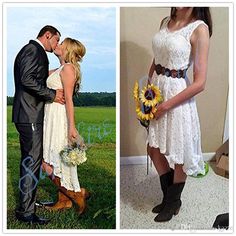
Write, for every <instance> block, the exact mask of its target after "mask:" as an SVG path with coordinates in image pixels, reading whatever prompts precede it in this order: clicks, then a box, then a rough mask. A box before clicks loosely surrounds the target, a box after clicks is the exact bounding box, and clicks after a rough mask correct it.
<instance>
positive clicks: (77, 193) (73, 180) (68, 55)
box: [43, 38, 88, 214]
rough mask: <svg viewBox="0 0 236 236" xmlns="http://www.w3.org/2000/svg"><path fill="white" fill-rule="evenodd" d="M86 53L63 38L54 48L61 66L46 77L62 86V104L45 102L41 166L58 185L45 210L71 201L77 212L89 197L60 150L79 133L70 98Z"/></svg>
mask: <svg viewBox="0 0 236 236" xmlns="http://www.w3.org/2000/svg"><path fill="white" fill-rule="evenodd" d="M85 52H86V49H85V47H84V45H83V44H82V43H80V42H79V41H77V40H75V39H71V38H66V39H65V40H64V41H63V42H62V43H61V44H60V45H58V46H57V48H56V49H55V50H54V53H55V55H56V56H58V58H59V60H60V63H61V66H60V68H58V69H56V70H55V71H54V72H52V73H51V75H50V76H49V77H48V79H47V87H48V88H52V89H62V88H63V91H64V97H65V104H64V105H62V104H59V103H47V104H45V114H44V128H43V130H44V135H43V169H44V170H45V171H47V173H48V174H49V176H50V177H51V179H52V180H53V182H54V183H55V184H56V185H57V187H58V188H59V191H58V201H57V203H56V204H55V205H54V206H51V207H47V209H49V210H61V209H65V208H71V207H72V201H73V202H74V203H75V204H77V205H78V206H79V213H80V214H81V213H83V211H84V210H85V206H86V203H85V199H86V198H87V197H88V192H87V191H86V190H85V189H84V188H81V187H80V184H79V180H78V175H77V166H69V165H67V164H65V163H64V162H62V161H61V157H60V155H59V153H60V151H61V150H62V149H63V148H64V147H66V146H67V145H68V143H69V142H73V141H74V140H75V139H76V137H77V135H78V131H77V130H76V127H75V119H74V105H73V100H72V97H73V93H74V92H75V91H78V89H79V86H80V81H81V73H80V66H79V63H78V62H80V61H81V59H82V57H83V56H84V54H85Z"/></svg>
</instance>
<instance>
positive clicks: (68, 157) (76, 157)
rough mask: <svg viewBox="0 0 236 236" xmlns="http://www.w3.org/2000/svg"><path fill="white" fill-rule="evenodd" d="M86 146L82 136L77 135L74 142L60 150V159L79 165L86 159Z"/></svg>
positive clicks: (69, 163) (68, 163)
mask: <svg viewBox="0 0 236 236" xmlns="http://www.w3.org/2000/svg"><path fill="white" fill-rule="evenodd" d="M86 150H87V147H86V145H85V144H84V141H83V138H82V137H81V136H80V135H78V138H77V140H76V141H75V142H73V143H71V144H69V145H68V146H66V147H65V148H64V149H63V150H61V151H60V156H61V158H62V161H63V162H64V163H66V164H67V165H74V166H75V165H80V164H82V163H84V162H85V161H86V160H87V157H86Z"/></svg>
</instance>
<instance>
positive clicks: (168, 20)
mask: <svg viewBox="0 0 236 236" xmlns="http://www.w3.org/2000/svg"><path fill="white" fill-rule="evenodd" d="M170 20H171V18H170V17H168V19H167V22H166V27H165V28H166V31H167V32H168V33H171V34H172V33H176V32H179V31H181V30H183V29H185V28H187V27H188V26H189V25H191V24H193V23H195V22H197V21H199V20H195V21H191V22H189V23H188V24H187V25H185V26H183V27H182V28H180V29H177V30H173V31H170V30H169V27H168V25H169V22H170Z"/></svg>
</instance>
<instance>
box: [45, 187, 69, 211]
mask: <svg viewBox="0 0 236 236" xmlns="http://www.w3.org/2000/svg"><path fill="white" fill-rule="evenodd" d="M71 207H72V201H71V200H70V198H68V197H67V196H66V195H65V194H63V193H62V192H61V191H58V200H57V202H56V203H55V204H54V205H53V206H45V209H47V210H49V211H58V210H65V209H69V208H71Z"/></svg>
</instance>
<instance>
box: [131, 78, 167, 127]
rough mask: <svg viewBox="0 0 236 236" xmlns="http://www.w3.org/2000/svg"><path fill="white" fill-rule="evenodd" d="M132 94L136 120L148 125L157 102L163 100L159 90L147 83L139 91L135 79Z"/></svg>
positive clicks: (155, 109)
mask: <svg viewBox="0 0 236 236" xmlns="http://www.w3.org/2000/svg"><path fill="white" fill-rule="evenodd" d="M133 95H134V99H135V101H136V113H137V116H138V120H139V121H140V123H141V125H143V126H145V127H148V125H149V122H150V120H152V119H153V118H154V114H155V112H156V111H157V106H158V104H160V103H161V102H162V101H163V98H162V95H161V91H160V89H159V88H158V87H157V86H155V85H153V84H148V85H147V86H145V87H144V88H143V89H142V91H141V93H140V92H139V85H138V82H137V81H136V83H135V86H134V92H133Z"/></svg>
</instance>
